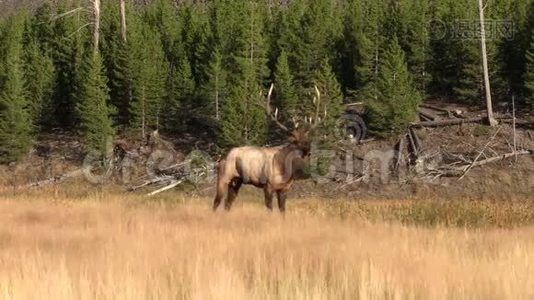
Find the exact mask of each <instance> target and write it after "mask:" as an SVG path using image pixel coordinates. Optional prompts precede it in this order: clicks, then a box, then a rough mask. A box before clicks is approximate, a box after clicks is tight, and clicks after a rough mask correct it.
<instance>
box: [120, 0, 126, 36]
mask: <svg viewBox="0 0 534 300" xmlns="http://www.w3.org/2000/svg"><path fill="white" fill-rule="evenodd" d="M120 11H121V37H122V41H123V42H126V41H127V36H126V0H120Z"/></svg>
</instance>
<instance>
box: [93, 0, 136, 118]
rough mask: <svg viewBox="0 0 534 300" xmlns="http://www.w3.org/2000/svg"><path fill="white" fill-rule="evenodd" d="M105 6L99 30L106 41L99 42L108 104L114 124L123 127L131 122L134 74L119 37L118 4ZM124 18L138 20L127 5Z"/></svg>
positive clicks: (109, 3) (121, 39) (128, 49)
mask: <svg viewBox="0 0 534 300" xmlns="http://www.w3.org/2000/svg"><path fill="white" fill-rule="evenodd" d="M104 5H105V7H104V9H103V22H102V29H101V31H102V35H103V36H104V37H105V38H104V39H102V43H101V45H102V47H101V48H102V50H101V55H102V58H103V61H104V65H105V69H106V71H107V77H108V84H109V89H110V92H109V94H110V99H111V103H112V105H113V106H114V107H115V108H116V109H117V110H116V115H115V116H114V123H115V124H118V125H122V126H124V125H128V124H129V122H130V119H131V116H130V105H131V102H132V101H133V91H132V89H133V87H132V85H133V75H134V72H133V70H132V57H131V56H132V54H131V49H130V47H129V45H128V43H127V41H124V40H123V38H122V33H121V26H120V12H119V7H118V6H119V5H118V3H116V2H115V1H110V2H106V3H104ZM126 16H127V18H128V19H134V18H136V17H137V16H136V14H135V13H132V9H131V8H130V7H129V6H126ZM130 21H132V22H134V21H135V20H130ZM128 23H130V22H128Z"/></svg>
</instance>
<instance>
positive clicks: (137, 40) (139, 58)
mask: <svg viewBox="0 0 534 300" xmlns="http://www.w3.org/2000/svg"><path fill="white" fill-rule="evenodd" d="M127 51H128V53H129V56H128V59H129V61H130V63H129V64H130V67H131V72H132V75H131V76H132V89H133V99H132V102H131V103H130V107H129V111H130V114H131V119H130V125H131V128H132V129H135V130H140V131H141V133H144V130H145V129H146V128H152V129H156V128H159V125H160V124H159V123H160V121H159V120H160V114H162V113H164V114H165V115H167V114H171V113H172V110H171V111H162V109H161V108H162V105H163V101H164V100H165V99H166V97H167V94H168V92H167V91H166V82H167V76H168V63H167V60H166V58H165V53H164V51H163V45H162V42H161V38H160V36H159V33H158V32H157V31H156V30H155V29H154V28H153V27H152V26H149V25H148V24H146V23H145V22H143V20H142V19H140V18H138V17H135V16H134V15H132V18H131V19H130V22H129V38H128V45H127ZM143 135H144V134H143Z"/></svg>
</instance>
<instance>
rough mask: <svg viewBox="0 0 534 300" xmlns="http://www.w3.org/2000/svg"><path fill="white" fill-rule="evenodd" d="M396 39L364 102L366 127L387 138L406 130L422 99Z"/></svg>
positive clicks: (384, 56) (386, 53) (384, 55)
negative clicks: (372, 89) (369, 94)
mask: <svg viewBox="0 0 534 300" xmlns="http://www.w3.org/2000/svg"><path fill="white" fill-rule="evenodd" d="M404 55H405V54H404V52H403V51H402V49H401V47H400V45H399V44H398V41H397V39H396V38H393V39H392V40H391V41H390V46H389V47H388V48H387V49H386V51H385V52H384V54H383V60H382V64H381V65H380V69H379V74H378V78H377V80H376V82H375V83H374V85H375V88H376V89H375V90H374V91H372V92H371V93H372V96H370V97H369V98H368V99H369V101H368V102H367V103H366V118H367V125H368V127H369V129H370V131H373V132H374V133H376V134H378V135H383V136H389V135H393V134H396V133H399V132H402V131H403V130H405V129H406V126H407V125H408V123H409V122H410V121H412V120H413V119H414V118H415V116H416V114H417V107H418V105H419V102H420V101H421V96H420V94H419V92H418V91H417V90H416V88H415V86H414V83H413V80H412V78H411V75H410V74H409V72H408V67H407V65H406V61H405V58H404Z"/></svg>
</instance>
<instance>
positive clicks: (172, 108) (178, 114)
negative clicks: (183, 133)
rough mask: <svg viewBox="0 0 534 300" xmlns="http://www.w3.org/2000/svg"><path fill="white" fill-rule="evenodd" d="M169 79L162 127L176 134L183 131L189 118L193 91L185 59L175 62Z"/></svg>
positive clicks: (193, 82) (190, 71) (189, 71)
mask: <svg viewBox="0 0 534 300" xmlns="http://www.w3.org/2000/svg"><path fill="white" fill-rule="evenodd" d="M170 77H171V78H170V84H171V86H170V87H169V88H170V91H169V92H170V93H169V95H168V96H167V98H166V99H165V102H164V104H163V110H162V115H161V117H162V125H163V127H164V128H165V129H167V130H168V131H170V132H178V131H180V130H184V129H185V125H186V124H185V123H186V122H187V120H189V118H190V117H191V101H192V99H193V96H194V91H195V81H194V79H193V72H192V70H191V65H190V63H189V60H188V59H187V58H186V57H184V58H182V59H181V60H180V61H179V62H176V65H175V66H174V70H172V72H171V73H170Z"/></svg>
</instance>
